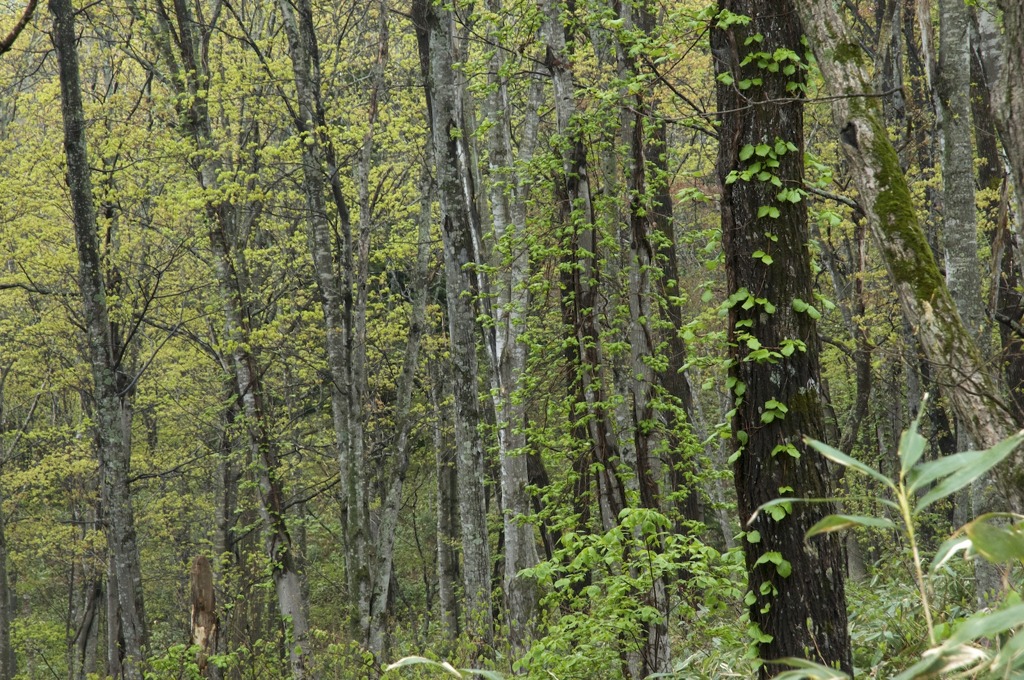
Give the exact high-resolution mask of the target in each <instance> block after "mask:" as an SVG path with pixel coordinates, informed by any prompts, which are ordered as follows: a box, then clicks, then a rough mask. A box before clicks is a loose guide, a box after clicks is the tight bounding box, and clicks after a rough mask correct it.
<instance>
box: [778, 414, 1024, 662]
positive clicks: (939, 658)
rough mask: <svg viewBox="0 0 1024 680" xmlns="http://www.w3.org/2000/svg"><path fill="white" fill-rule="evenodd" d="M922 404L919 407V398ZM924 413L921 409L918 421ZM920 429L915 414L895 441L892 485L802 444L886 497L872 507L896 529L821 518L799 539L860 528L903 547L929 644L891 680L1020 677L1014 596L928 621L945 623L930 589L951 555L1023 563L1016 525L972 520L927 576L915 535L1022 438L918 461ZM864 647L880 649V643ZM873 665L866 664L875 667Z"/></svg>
mask: <svg viewBox="0 0 1024 680" xmlns="http://www.w3.org/2000/svg"><path fill="white" fill-rule="evenodd" d="M924 403H927V398H925V400H924ZM924 408H925V407H924V405H922V411H921V413H923V412H924ZM920 421H921V414H918V417H917V418H916V419H915V420H914V421H913V422H912V423H911V425H910V428H909V429H907V430H906V431H904V433H903V436H902V437H901V439H900V448H899V450H898V460H899V470H898V474H897V475H896V476H895V477H888V476H886V475H884V474H882V473H881V472H879V471H878V470H875V469H874V468H872V467H870V466H868V465H866V464H864V463H862V462H860V461H858V460H857V459H855V458H852V457H850V456H848V455H846V454H845V453H842V452H841V451H838V450H836V449H834V448H833V447H831V446H829V445H827V444H825V443H823V442H819V441H813V440H810V441H808V444H810V445H811V446H812V447H814V449H816V450H817V451H818V452H819V453H821V455H823V456H824V457H825V458H827V459H829V460H830V461H832V462H834V463H837V464H839V465H841V466H843V467H845V468H848V469H850V470H853V471H856V472H859V473H861V474H863V475H866V476H868V477H871V478H873V479H875V480H876V481H877V482H879V483H880V484H881V485H882V486H883V487H884V488H885V489H887V490H888V492H889V493H887V494H886V495H885V496H879V497H876V498H874V499H873V500H875V501H876V502H877V503H879V504H880V505H881V506H883V507H885V508H888V509H889V510H890V511H891V514H892V515H893V516H895V517H898V521H894V520H892V519H889V518H888V517H872V516H863V515H829V516H827V517H825V518H824V519H822V520H821V521H819V522H818V523H817V524H815V525H814V526H813V527H811V528H810V529H809V530H808V532H807V538H810V537H812V536H815V535H818V534H822V533H827V532H832V531H841V530H846V529H851V528H853V527H867V528H870V529H873V530H878V529H881V530H891V531H896V532H899V533H901V534H902V536H903V537H904V538H905V539H906V541H907V548H908V550H909V552H910V560H911V565H912V567H913V576H914V583H915V585H916V588H917V598H918V602H919V604H920V611H921V613H922V615H923V619H924V623H925V628H924V631H923V632H924V633H925V634H926V636H927V640H928V643H929V644H928V648H927V649H925V651H924V652H923V653H922V654H921V659H920V660H919V661H917V662H916V663H913V664H912V665H911V666H910V667H909V668H906V669H905V670H903V671H902V672H901V673H899V674H898V675H896V676H894V677H895V678H896V679H897V680H913V679H915V678H925V677H936V676H938V675H941V674H944V673H950V672H953V671H956V672H959V673H964V674H965V675H966V674H969V675H970V676H971V677H977V678H1003V677H1010V676H1012V675H1014V674H1015V673H1017V672H1020V671H1021V670H1022V669H1024V649H1022V647H1024V642H1022V641H1024V605H1021V604H1019V603H1020V598H1021V594H1020V593H1019V592H1018V591H1016V590H1014V589H1013V588H1009V587H1008V589H1007V591H1006V593H1004V597H1003V603H1002V604H1001V605H1000V606H999V607H997V608H995V609H994V610H983V611H980V612H978V613H976V614H973V615H971V616H968V617H965V618H962V619H958V620H945V621H943V620H941V619H939V621H940V623H939V624H937V623H936V620H937V619H936V617H937V616H945V614H946V613H947V612H943V611H936V610H935V592H936V588H935V583H936V573H937V572H939V571H940V570H941V568H942V567H943V566H944V565H945V564H946V562H947V561H948V560H949V559H950V558H951V557H952V555H953V554H955V553H956V552H960V551H963V552H965V554H966V556H967V557H968V558H982V559H985V560H988V561H990V562H992V563H996V564H1009V565H1010V566H1013V565H1015V564H1017V563H1019V562H1021V561H1022V560H1024V544H1022V543H1021V541H1020V540H1019V538H1018V537H1019V532H1020V531H1021V527H1022V525H1021V524H1020V523H1019V522H1020V520H1021V519H1024V518H1021V517H1019V516H1017V515H1007V514H1005V513H997V514H992V513H990V514H986V515H982V516H981V517H978V518H976V519H975V520H973V521H972V522H970V523H968V524H967V525H965V526H964V527H963V528H961V529H960V530H958V531H957V532H956V533H954V535H953V536H952V537H951V538H950V539H949V540H947V541H946V542H945V543H944V544H943V545H942V546H941V547H940V548H939V550H938V552H937V554H936V555H935V557H934V559H933V560H932V562H931V566H930V568H929V569H928V570H927V571H926V570H925V566H924V558H923V556H922V554H921V551H920V549H919V545H918V534H917V531H918V519H919V518H920V516H921V515H922V514H923V513H924V511H925V510H926V509H927V508H928V507H929V506H930V505H931V504H933V503H935V502H936V501H939V500H941V499H944V498H947V497H949V496H951V495H953V494H955V493H956V492H958V491H959V490H960V489H963V488H964V487H966V486H968V485H970V484H971V483H972V482H974V481H975V480H977V479H979V478H981V477H983V476H984V475H985V474H986V473H987V472H988V471H989V470H991V469H992V468H993V467H995V466H996V465H998V464H999V463H1001V462H1002V461H1003V460H1005V459H1006V458H1007V457H1008V456H1009V455H1010V454H1011V453H1013V451H1014V450H1015V449H1016V448H1017V447H1019V446H1020V445H1021V444H1022V443H1024V432H1020V433H1017V434H1015V435H1013V436H1011V437H1009V438H1008V439H1006V440H1004V441H1002V442H1000V443H998V444H996V445H995V446H993V447H992V448H991V449H987V450H984V451H968V452H963V453H959V454H955V455H952V456H945V457H942V458H939V459H937V460H932V461H922V456H923V455H924V453H925V449H926V447H927V442H926V440H925V438H924V437H923V436H921V434H920V432H919V428H920ZM799 501H800V502H815V501H814V499H799ZM788 502H793V499H789V498H787V499H785V500H783V499H780V500H778V501H773V502H770V503H768V504H766V505H765V506H762V507H761V508H760V509H759V511H760V510H770V509H771V507H774V506H776V505H779V504H781V503H788ZM1006 517H1009V518H1011V519H1012V520H1015V521H1017V522H1018V523H1017V524H1011V525H1009V526H1006V525H1005V524H1004V525H999V524H997V523H995V522H994V521H993V520H996V519H1000V518H1006ZM890 613H891V612H890ZM879 618H881V617H879ZM876 626H877V623H876ZM883 630H884V629H883ZM868 639H875V640H877V641H878V642H879V643H881V645H884V644H885V642H884V640H885V636H884V635H881V636H873V637H869V638H868ZM883 648H884V647H883ZM881 660H882V659H872V661H878V662H880V661H881ZM783 662H784V663H788V664H789V665H790V666H791V667H793V668H794V670H792V671H787V672H786V673H784V674H783V675H781V676H779V677H786V678H790V679H791V680H797V679H799V678H820V679H825V678H845V677H847V676H846V675H845V674H837V673H836V672H835V671H831V670H829V669H827V668H825V667H822V666H820V665H818V664H813V663H810V662H806V661H800V660H783Z"/></svg>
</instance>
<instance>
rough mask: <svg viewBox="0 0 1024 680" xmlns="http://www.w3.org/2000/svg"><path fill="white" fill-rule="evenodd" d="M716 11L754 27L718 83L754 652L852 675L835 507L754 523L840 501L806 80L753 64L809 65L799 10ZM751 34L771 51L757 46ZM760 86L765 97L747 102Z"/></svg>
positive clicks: (769, 4)
mask: <svg viewBox="0 0 1024 680" xmlns="http://www.w3.org/2000/svg"><path fill="white" fill-rule="evenodd" d="M719 8H720V9H722V10H728V11H731V12H734V13H736V14H740V15H744V16H749V17H751V22H750V24H749V25H748V26H745V27H741V26H733V27H731V28H729V29H728V30H722V29H716V30H714V31H713V33H712V38H711V40H712V51H713V53H714V55H715V57H716V63H715V67H716V72H717V73H718V74H719V85H718V87H717V89H718V110H719V112H720V114H719V115H720V117H721V127H720V132H719V134H720V136H721V137H720V146H719V155H718V175H719V179H720V181H721V183H722V203H721V205H722V244H723V247H724V250H725V258H726V276H727V279H728V290H729V293H730V296H731V297H730V300H731V302H732V305H731V307H730V312H729V340H730V346H731V347H733V348H734V349H733V351H732V356H731V362H730V369H729V375H730V384H731V388H732V391H733V394H734V396H735V407H736V415H735V417H734V418H733V422H732V426H733V436H734V439H735V441H736V442H737V444H738V446H739V451H738V457H737V459H736V462H735V467H734V474H735V481H736V493H737V496H738V502H739V512H740V521H741V523H742V526H743V528H744V529H745V530H746V531H747V540H746V545H745V553H746V562H747V570H748V573H749V583H748V588H749V592H750V595H749V596H748V597H749V598H750V599H751V600H752V601H750V600H748V601H750V610H749V612H750V619H751V622H752V624H754V626H755V627H756V628H757V629H758V630H759V631H760V632H761V633H762V634H763V635H764V636H765V637H762V638H759V639H758V641H757V642H758V645H759V653H760V656H761V658H762V659H764V660H765V661H766V662H768V665H766V666H762V668H761V671H760V675H761V677H762V678H765V677H768V676H769V675H773V674H774V673H775V672H777V671H778V670H779V669H778V666H774V665H772V664H771V662H772V661H773V660H775V659H779V658H782V657H804V656H806V655H810V656H811V657H812V658H813V660H815V661H819V662H821V663H824V664H826V665H830V666H831V665H837V666H839V667H840V668H842V669H843V670H845V671H847V672H851V671H852V657H851V651H850V641H849V634H848V632H847V626H846V599H845V591H844V583H843V581H844V577H843V575H844V571H845V569H844V563H843V553H842V545H841V543H840V541H839V539H838V537H837V536H835V535H829V536H822V537H820V538H822V539H824V540H818V539H814V540H813V541H811V542H807V541H805V539H804V534H805V533H806V531H807V530H808V529H809V528H810V527H811V526H812V525H813V524H814V523H815V522H817V521H818V520H819V519H821V518H822V517H824V516H825V515H827V514H829V512H830V508H829V506H828V505H827V504H798V505H795V506H793V507H792V508H791V509H787V512H786V516H784V517H779V518H773V517H772V516H771V515H769V514H767V513H764V512H762V513H760V514H758V516H757V518H756V519H754V520H753V521H752V522H750V521H749V519H750V517H751V515H752V514H753V513H754V511H755V510H756V509H757V508H758V507H759V506H760V505H762V504H763V503H766V502H768V501H770V500H773V499H774V498H776V497H778V496H786V495H793V496H795V497H800V498H828V497H830V496H832V492H831V485H830V478H829V471H828V468H827V465H826V461H825V459H824V458H822V457H821V456H819V455H817V454H815V453H814V452H813V450H812V449H810V448H809V447H806V446H805V445H804V444H803V441H802V438H803V437H813V438H817V439H821V438H823V436H824V425H823V411H822V399H823V395H822V394H821V393H820V385H821V377H820V375H819V366H818V338H817V330H816V324H815V321H814V318H813V317H812V314H811V310H812V309H813V307H809V306H808V305H810V304H811V302H812V301H813V294H814V291H813V287H812V275H811V264H810V253H809V252H808V249H807V245H806V244H807V241H808V229H807V207H806V200H805V198H804V196H803V195H802V194H801V193H799V192H800V191H801V189H802V184H803V169H804V168H803V152H804V148H803V125H804V123H803V102H802V101H801V100H800V99H799V97H798V96H794V95H793V94H792V93H791V90H790V88H789V83H790V82H797V83H799V82H800V81H801V80H802V71H800V70H799V69H797V70H794V71H793V73H792V74H791V75H786V74H785V73H784V71H785V67H786V66H788V65H791V64H790V63H789V60H783V61H782V63H780V64H779V65H778V68H777V69H776V71H774V72H772V71H769V70H768V69H761V68H758V66H757V59H756V58H755V59H747V62H749V63H746V64H743V62H744V60H745V59H746V57H747V55H748V54H749V53H750V52H752V51H764V52H767V53H768V54H773V53H774V54H779V52H777V50H783V51H784V50H792V51H793V52H796V53H800V52H802V48H801V46H800V38H801V31H800V24H799V21H797V18H796V14H795V13H794V12H793V6H792V4H791V2H790V0H782V2H779V1H778V0H720V2H719ZM754 34H758V35H761V36H763V40H762V41H748V40H747V38H748V37H749V36H752V35H754ZM741 64H742V65H741ZM754 78H760V79H762V82H763V84H762V85H760V86H758V85H756V84H755V85H753V86H751V87H750V88H748V89H746V90H741V89H740V83H742V82H744V81H745V80H747V79H754ZM723 79H724V80H726V81H731V82H722V81H723ZM755 165H756V166H759V168H754V166H755ZM744 173H746V176H744ZM761 173H764V174H761ZM780 192H785V193H780ZM790 192H797V193H796V194H795V196H794V194H792V193H790ZM791 196H792V197H793V198H790V197H791ZM794 199H795V200H794ZM794 343H795V344H794ZM765 350H766V352H765ZM766 354H767V356H765V355H766Z"/></svg>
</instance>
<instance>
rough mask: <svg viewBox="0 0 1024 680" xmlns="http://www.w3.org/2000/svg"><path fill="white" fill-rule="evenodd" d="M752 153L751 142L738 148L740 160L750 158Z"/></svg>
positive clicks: (752, 146)
mask: <svg viewBox="0 0 1024 680" xmlns="http://www.w3.org/2000/svg"><path fill="white" fill-rule="evenodd" d="M753 155H754V145H753V144H747V145H746V146H744V147H743V148H742V149H740V160H741V161H745V160H747V159H748V158H750V157H751V156H753Z"/></svg>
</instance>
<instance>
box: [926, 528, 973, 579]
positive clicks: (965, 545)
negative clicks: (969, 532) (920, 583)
mask: <svg viewBox="0 0 1024 680" xmlns="http://www.w3.org/2000/svg"><path fill="white" fill-rule="evenodd" d="M970 547H971V539H969V538H966V537H964V536H961V535H960V534H959V532H958V533H956V534H953V536H951V537H950V538H947V539H946V540H945V541H943V543H942V545H940V546H939V549H938V550H937V551H936V552H935V557H934V558H933V559H932V567H931V568H932V571H938V570H939V567H941V566H942V565H943V564H945V563H946V562H948V561H949V559H950V558H951V557H953V555H954V554H956V553H958V552H960V551H961V550H968V549H970Z"/></svg>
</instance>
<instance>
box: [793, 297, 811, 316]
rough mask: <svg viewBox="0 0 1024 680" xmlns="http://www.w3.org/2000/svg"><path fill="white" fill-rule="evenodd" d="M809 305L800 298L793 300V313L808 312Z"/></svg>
mask: <svg viewBox="0 0 1024 680" xmlns="http://www.w3.org/2000/svg"><path fill="white" fill-rule="evenodd" d="M808 307H810V305H809V304H807V303H806V302H804V301H803V300H801V299H800V298H793V311H794V312H798V313H799V312H806V311H807V308H808Z"/></svg>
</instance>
